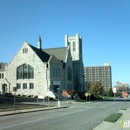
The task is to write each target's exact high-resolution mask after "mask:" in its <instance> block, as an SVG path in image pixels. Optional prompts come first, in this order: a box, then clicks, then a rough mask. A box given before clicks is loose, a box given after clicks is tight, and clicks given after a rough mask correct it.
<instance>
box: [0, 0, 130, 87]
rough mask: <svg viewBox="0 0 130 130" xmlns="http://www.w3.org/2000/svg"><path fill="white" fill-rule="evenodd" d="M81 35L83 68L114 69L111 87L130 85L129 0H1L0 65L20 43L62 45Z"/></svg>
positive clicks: (45, 45) (7, 59)
mask: <svg viewBox="0 0 130 130" xmlns="http://www.w3.org/2000/svg"><path fill="white" fill-rule="evenodd" d="M77 33H78V34H80V35H81V36H82V42H83V61H84V66H102V65H103V64H104V62H109V63H110V65H111V67H112V83H113V86H114V85H116V81H120V82H122V83H128V84H130V76H129V75H130V67H129V66H130V0H0V61H1V62H6V63H9V62H10V61H11V59H12V58H13V57H14V55H15V53H16V52H17V51H18V50H19V49H20V47H21V46H22V44H23V42H24V41H28V42H29V43H30V44H32V45H33V46H37V40H38V37H39V35H41V37H42V42H43V45H42V47H43V48H53V47H63V46H64V44H65V43H64V35H66V34H67V35H69V36H75V35H76V34H77Z"/></svg>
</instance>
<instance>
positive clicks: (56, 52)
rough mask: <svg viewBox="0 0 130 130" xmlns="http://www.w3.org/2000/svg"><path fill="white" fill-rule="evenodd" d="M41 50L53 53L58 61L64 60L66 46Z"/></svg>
mask: <svg viewBox="0 0 130 130" xmlns="http://www.w3.org/2000/svg"><path fill="white" fill-rule="evenodd" d="M43 51H44V52H46V53H48V54H50V55H54V56H55V57H56V58H57V59H59V60H60V61H65V58H66V53H67V47H61V48H51V49H43Z"/></svg>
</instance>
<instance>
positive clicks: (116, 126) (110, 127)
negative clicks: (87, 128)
mask: <svg viewBox="0 0 130 130" xmlns="http://www.w3.org/2000/svg"><path fill="white" fill-rule="evenodd" d="M118 113H123V115H122V116H121V117H120V118H119V119H118V121H117V122H116V123H110V122H105V121H103V122H102V123H101V124H99V125H98V126H97V127H95V128H94V129H93V130H125V129H130V123H129V122H128V121H129V120H130V109H127V110H120V111H119V112H118ZM122 120H124V121H125V122H128V127H127V128H126V127H125V126H124V127H123V126H122V128H121V126H120V125H121V121H122Z"/></svg>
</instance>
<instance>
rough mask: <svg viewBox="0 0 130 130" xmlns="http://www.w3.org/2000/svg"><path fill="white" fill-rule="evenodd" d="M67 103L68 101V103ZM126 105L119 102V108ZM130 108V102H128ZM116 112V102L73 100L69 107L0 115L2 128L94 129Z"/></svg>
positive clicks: (41, 129)
mask: <svg viewBox="0 0 130 130" xmlns="http://www.w3.org/2000/svg"><path fill="white" fill-rule="evenodd" d="M66 105H67V103H66ZM124 107H125V103H124V102H117V109H118V110H119V109H121V108H124ZM126 107H127V108H130V103H129V102H127V103H126ZM114 112H115V102H112V101H111V102H90V103H77V102H73V103H72V104H70V107H69V108H64V109H54V110H48V111H38V112H31V113H25V114H17V115H9V116H3V117H0V130H79V129H80V130H92V129H93V128H94V127H95V126H97V125H98V124H99V123H101V122H102V121H103V119H104V118H105V117H106V116H108V115H110V114H111V113H114Z"/></svg>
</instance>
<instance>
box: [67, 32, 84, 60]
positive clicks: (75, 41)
mask: <svg viewBox="0 0 130 130" xmlns="http://www.w3.org/2000/svg"><path fill="white" fill-rule="evenodd" d="M65 46H66V47H67V46H69V47H70V51H71V56H72V60H73V61H75V60H82V38H81V36H80V35H79V34H76V36H72V37H68V35H65Z"/></svg>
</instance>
